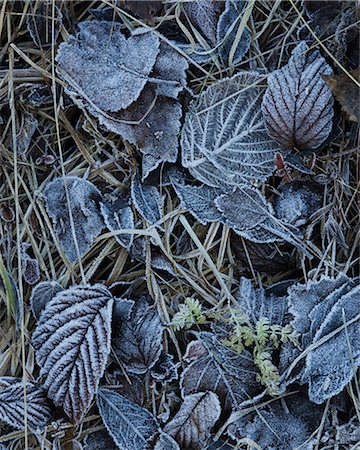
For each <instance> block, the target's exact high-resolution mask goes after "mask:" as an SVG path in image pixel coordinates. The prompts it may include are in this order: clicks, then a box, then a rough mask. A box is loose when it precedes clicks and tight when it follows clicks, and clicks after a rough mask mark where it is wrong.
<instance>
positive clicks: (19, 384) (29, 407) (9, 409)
mask: <svg viewBox="0 0 360 450" xmlns="http://www.w3.org/2000/svg"><path fill="white" fill-rule="evenodd" d="M25 390H26V406H25V403H24V401H25V399H24V392H25V391H24V383H23V381H22V380H21V379H20V378H11V377H5V379H4V378H0V420H1V421H2V422H5V423H6V424H7V425H10V426H11V427H14V428H17V429H19V430H23V429H24V416H25V414H26V416H27V426H28V427H29V428H30V429H31V430H34V431H35V430H37V429H38V428H43V427H45V426H46V425H48V424H49V423H50V421H51V417H52V409H53V408H52V406H51V405H50V403H49V401H48V399H47V397H46V393H45V391H44V390H43V389H42V388H41V387H39V386H37V385H35V384H33V383H30V382H27V383H26V384H25Z"/></svg>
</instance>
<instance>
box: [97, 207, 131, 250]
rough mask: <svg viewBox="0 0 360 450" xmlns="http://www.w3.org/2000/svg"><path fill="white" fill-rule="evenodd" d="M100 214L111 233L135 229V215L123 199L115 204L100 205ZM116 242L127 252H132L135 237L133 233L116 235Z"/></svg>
mask: <svg viewBox="0 0 360 450" xmlns="http://www.w3.org/2000/svg"><path fill="white" fill-rule="evenodd" d="M100 212H101V214H102V216H103V218H104V222H105V225H106V226H107V227H108V229H109V230H110V231H114V232H115V231H119V230H133V229H134V228H135V224H134V215H133V212H132V209H131V208H130V206H128V205H127V203H126V201H125V200H123V199H118V201H116V202H115V203H114V204H112V205H111V204H110V203H100ZM114 238H115V240H116V241H117V242H118V243H119V244H120V245H121V246H122V247H124V248H126V250H128V251H129V250H130V248H131V246H132V243H133V239H134V235H133V234H132V233H120V234H116V235H114Z"/></svg>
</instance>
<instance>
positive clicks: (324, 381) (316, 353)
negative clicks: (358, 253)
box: [285, 274, 360, 403]
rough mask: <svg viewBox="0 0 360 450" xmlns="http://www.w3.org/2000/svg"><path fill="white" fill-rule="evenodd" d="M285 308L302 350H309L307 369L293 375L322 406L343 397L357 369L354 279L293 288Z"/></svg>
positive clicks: (359, 299) (358, 298) (358, 296)
mask: <svg viewBox="0 0 360 450" xmlns="http://www.w3.org/2000/svg"><path fill="white" fill-rule="evenodd" d="M289 304H290V310H289V311H290V312H291V314H292V315H293V316H294V320H293V322H292V325H293V327H294V328H295V330H297V331H298V332H299V333H300V334H301V336H302V343H301V344H302V348H304V349H306V348H307V347H309V346H311V347H310V349H309V350H308V351H307V356H306V360H305V370H304V368H303V367H302V366H300V368H301V370H300V371H299V368H295V376H296V377H297V378H299V377H300V376H302V378H301V381H302V382H303V383H305V382H306V383H308V384H309V397H310V400H311V401H313V402H315V403H322V402H324V401H325V400H327V399H328V398H331V397H333V396H334V395H336V394H338V393H339V392H341V391H342V390H343V388H344V387H345V385H346V384H347V383H349V382H350V381H351V379H352V378H353V376H354V374H355V372H356V368H357V367H358V366H359V365H360V347H359V342H360V336H359V329H360V328H359V320H360V315H359V310H360V309H359V306H360V288H359V286H358V280H353V279H349V278H348V277H346V276H345V275H343V274H340V275H339V276H338V277H337V278H336V279H331V278H328V277H323V278H321V279H320V280H319V281H309V282H308V283H307V284H303V285H301V284H300V285H296V286H294V287H293V288H291V289H290V290H289ZM296 356H297V354H296V353H295V354H294V357H296ZM289 362H291V359H290V361H289ZM300 364H302V365H303V364H304V363H303V360H302V361H301V362H300ZM293 372H294V369H293ZM290 375H291V374H290V372H289V371H288V372H287V374H286V377H285V378H289V377H290ZM290 379H291V378H290Z"/></svg>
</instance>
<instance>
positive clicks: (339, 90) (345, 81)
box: [323, 67, 360, 123]
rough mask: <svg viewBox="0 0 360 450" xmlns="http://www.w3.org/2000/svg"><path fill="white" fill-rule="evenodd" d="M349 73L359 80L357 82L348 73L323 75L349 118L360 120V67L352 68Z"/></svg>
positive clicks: (355, 120)
mask: <svg viewBox="0 0 360 450" xmlns="http://www.w3.org/2000/svg"><path fill="white" fill-rule="evenodd" d="M349 74H350V75H351V76H352V77H353V78H354V79H355V80H356V81H357V82H358V84H356V83H355V82H354V81H353V80H352V79H351V78H350V77H349V76H348V75H347V74H346V73H341V74H339V75H323V78H324V80H325V82H326V83H327V84H328V85H329V86H330V88H331V90H332V92H333V94H334V96H335V98H336V100H337V101H338V102H339V103H340V104H341V108H342V110H343V111H345V112H346V114H347V115H348V116H349V120H351V121H353V122H358V123H359V122H360V87H359V85H360V67H358V68H357V69H355V70H350V71H349Z"/></svg>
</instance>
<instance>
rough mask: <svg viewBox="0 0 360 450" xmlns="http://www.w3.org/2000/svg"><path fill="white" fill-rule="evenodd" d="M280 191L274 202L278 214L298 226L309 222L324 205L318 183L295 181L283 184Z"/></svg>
mask: <svg viewBox="0 0 360 450" xmlns="http://www.w3.org/2000/svg"><path fill="white" fill-rule="evenodd" d="M279 192H280V194H279V195H278V196H276V197H275V202H274V209H275V212H276V216H277V217H278V218H279V219H283V220H284V221H286V222H287V223H290V224H292V225H295V226H297V227H300V226H302V225H305V224H307V223H308V222H309V219H310V216H311V215H312V214H313V213H315V212H316V211H318V210H319V209H320V208H321V207H322V201H323V196H322V192H321V190H320V189H319V185H318V184H311V183H306V184H305V183H304V182H302V181H293V182H291V183H287V184H285V185H283V186H282V187H281V188H280V189H279Z"/></svg>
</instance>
